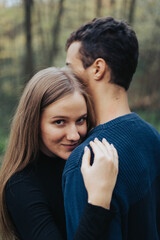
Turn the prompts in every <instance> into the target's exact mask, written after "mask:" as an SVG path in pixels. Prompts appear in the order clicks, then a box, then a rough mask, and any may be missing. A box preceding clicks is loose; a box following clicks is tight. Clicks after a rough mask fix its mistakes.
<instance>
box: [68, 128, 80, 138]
mask: <svg viewBox="0 0 160 240" xmlns="http://www.w3.org/2000/svg"><path fill="white" fill-rule="evenodd" d="M79 139H80V134H79V132H78V129H77V127H76V126H75V125H71V126H70V128H68V131H67V140H69V141H78V140H79Z"/></svg>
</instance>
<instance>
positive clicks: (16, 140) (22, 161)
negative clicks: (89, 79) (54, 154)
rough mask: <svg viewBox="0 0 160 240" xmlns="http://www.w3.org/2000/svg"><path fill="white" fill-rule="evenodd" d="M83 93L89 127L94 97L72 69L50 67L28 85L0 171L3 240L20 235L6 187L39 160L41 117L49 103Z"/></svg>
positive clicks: (0, 218) (92, 115) (90, 125)
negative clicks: (12, 177) (8, 209)
mask: <svg viewBox="0 0 160 240" xmlns="http://www.w3.org/2000/svg"><path fill="white" fill-rule="evenodd" d="M74 91H78V92H80V94H82V95H83V96H84V98H85V100H86V104H87V107H88V119H89V120H88V129H90V128H91V127H92V126H93V125H94V113H93V108H92V103H91V99H90V97H89V96H88V94H87V93H86V91H85V90H84V86H83V84H82V83H80V81H78V80H77V78H75V76H73V74H72V72H71V70H69V69H65V68H63V69H58V68H54V67H50V68H47V69H44V70H41V71H39V72H38V73H37V74H36V75H34V76H33V78H32V79H31V80H30V81H29V82H28V84H27V85H26V87H25V89H24V92H23V94H22V96H21V99H20V102H19V105H18V108H17V111H16V113H15V116H14V119H13V122H12V125H11V133H10V139H9V144H8V148H7V151H6V154H5V157H4V161H3V163H2V167H1V171H0V230H1V235H2V239H5V240H11V239H15V238H16V231H15V229H14V224H13V223H12V221H11V219H10V216H9V214H8V211H7V207H6V203H5V186H6V183H7V181H8V180H9V179H10V177H11V176H12V175H13V174H14V173H16V172H18V171H21V170H22V169H23V168H25V167H26V166H27V165H28V164H29V163H30V162H33V161H35V159H36V157H37V155H38V152H39V142H40V138H39V136H40V132H39V125H40V117H41V113H42V111H43V110H44V108H46V107H47V106H48V105H49V104H51V103H53V102H55V101H57V100H58V99H60V98H63V97H64V96H66V95H68V94H71V93H73V92H74Z"/></svg>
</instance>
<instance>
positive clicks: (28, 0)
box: [24, 0, 34, 77]
mask: <svg viewBox="0 0 160 240" xmlns="http://www.w3.org/2000/svg"><path fill="white" fill-rule="evenodd" d="M32 6H33V0H24V11H25V36H26V58H25V69H24V71H25V74H27V77H31V76H32V75H33V69H34V67H33V49H32V20H31V12H32Z"/></svg>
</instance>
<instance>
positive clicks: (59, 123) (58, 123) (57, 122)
mask: <svg viewBox="0 0 160 240" xmlns="http://www.w3.org/2000/svg"><path fill="white" fill-rule="evenodd" d="M55 123H56V124H57V125H62V124H63V123H64V120H57V121H55Z"/></svg>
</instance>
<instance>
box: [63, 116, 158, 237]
mask: <svg viewBox="0 0 160 240" xmlns="http://www.w3.org/2000/svg"><path fill="white" fill-rule="evenodd" d="M95 137H97V138H98V139H100V140H101V139H102V138H103V137H105V138H106V139H107V140H108V141H109V142H110V143H113V145H114V146H115V147H116V149H117V151H118V154H119V175H118V179H117V183H116V187H115V190H114V193H113V199H112V204H111V209H112V208H113V209H114V211H115V217H114V219H113V220H112V222H111V224H110V226H106V235H105V236H102V239H107V240H108V239H115V240H118V239H129V240H130V239H134V240H135V239H136V240H138V239H141V240H142V239H145V240H147V239H148V240H149V239H153V240H157V239H160V135H159V134H158V132H157V131H156V130H155V129H154V128H153V127H152V126H151V125H149V124H147V123H146V122H144V121H143V120H141V119H140V118H139V117H138V116H137V115H136V114H134V113H131V114H128V115H124V116H122V117H119V118H116V119H114V120H112V121H109V122H107V123H105V124H101V125H99V126H97V127H96V128H95V129H93V130H92V131H91V132H90V133H89V135H88V138H87V139H86V140H85V142H84V143H82V144H81V145H80V146H79V147H78V148H77V149H76V150H75V151H74V152H73V153H72V154H71V156H70V158H69V159H68V160H67V163H66V166H65V170H64V174H63V188H64V204H65V211H66V221H67V231H68V239H69V240H71V239H73V236H74V233H75V231H76V228H77V226H78V223H79V220H80V216H81V214H82V211H83V209H84V206H85V204H86V202H87V193H86V190H85V187H84V184H83V180H82V176H81V172H80V167H81V158H82V155H83V150H84V146H85V145H88V144H89V142H90V141H91V140H93V139H94V138H95ZM107 227H109V228H107ZM107 229H108V230H107Z"/></svg>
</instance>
